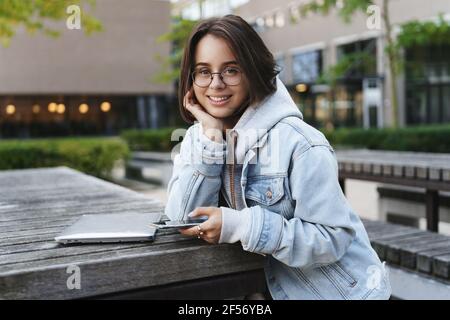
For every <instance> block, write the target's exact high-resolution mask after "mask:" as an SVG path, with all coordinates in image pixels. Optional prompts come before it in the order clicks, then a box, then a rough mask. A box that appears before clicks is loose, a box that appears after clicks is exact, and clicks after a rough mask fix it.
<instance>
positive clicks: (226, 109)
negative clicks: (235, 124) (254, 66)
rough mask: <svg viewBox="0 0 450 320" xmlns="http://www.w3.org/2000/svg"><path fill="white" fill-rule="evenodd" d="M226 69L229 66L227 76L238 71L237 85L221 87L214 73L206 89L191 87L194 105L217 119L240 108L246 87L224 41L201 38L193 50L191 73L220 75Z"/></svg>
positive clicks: (244, 79)
mask: <svg viewBox="0 0 450 320" xmlns="http://www.w3.org/2000/svg"><path fill="white" fill-rule="evenodd" d="M227 67H230V69H228V70H229V71H227V72H228V74H232V72H234V71H233V70H236V68H237V69H239V70H241V80H240V82H239V84H238V85H227V84H225V83H224V82H223V81H222V80H221V79H220V76H219V75H218V74H214V75H213V76H214V77H213V80H212V82H211V84H210V85H209V86H208V87H206V88H203V87H199V86H198V85H196V84H195V83H194V84H193V87H194V93H195V97H196V98H197V101H198V103H199V104H200V105H201V106H202V107H203V108H205V110H206V112H208V113H209V114H210V115H212V116H213V117H215V118H219V119H225V118H227V117H229V116H231V115H232V114H233V113H234V112H235V111H236V110H238V109H239V108H240V107H241V106H242V104H243V103H244V102H245V100H246V99H247V96H248V84H247V79H246V78H245V76H244V74H242V69H241V68H239V65H238V64H237V61H236V57H235V56H234V54H233V53H232V51H231V50H230V48H229V46H228V44H227V42H226V41H225V40H223V39H221V38H218V37H215V36H213V35H210V34H207V35H206V36H204V37H203V38H202V39H201V40H200V41H199V43H198V45H197V48H196V52H195V67H194V70H195V71H202V72H204V71H206V70H208V71H209V72H211V73H213V72H222V71H223V70H224V69H226V68H227ZM232 67H234V69H233V68H232Z"/></svg>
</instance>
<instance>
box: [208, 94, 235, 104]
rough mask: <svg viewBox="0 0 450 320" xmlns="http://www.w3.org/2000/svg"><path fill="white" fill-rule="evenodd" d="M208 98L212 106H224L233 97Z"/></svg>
mask: <svg viewBox="0 0 450 320" xmlns="http://www.w3.org/2000/svg"><path fill="white" fill-rule="evenodd" d="M207 97H208V99H209V101H210V102H211V103H212V104H215V105H222V104H225V103H226V102H227V101H228V100H230V98H231V95H230V96H221V97H212V96H207Z"/></svg>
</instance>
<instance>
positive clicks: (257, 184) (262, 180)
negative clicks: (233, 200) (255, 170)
mask: <svg viewBox="0 0 450 320" xmlns="http://www.w3.org/2000/svg"><path fill="white" fill-rule="evenodd" d="M283 181H284V177H282V176H280V177H278V176H277V177H273V176H255V177H248V180H247V187H246V189H245V197H246V198H247V199H250V200H253V201H256V202H258V203H260V204H262V205H264V206H271V205H273V204H275V203H276V202H277V201H279V200H280V199H281V198H282V197H283V196H284V188H283Z"/></svg>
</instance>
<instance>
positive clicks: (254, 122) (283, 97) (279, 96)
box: [232, 77, 303, 163]
mask: <svg viewBox="0 0 450 320" xmlns="http://www.w3.org/2000/svg"><path fill="white" fill-rule="evenodd" d="M276 80H277V90H276V91H275V93H273V94H272V95H270V96H268V97H267V98H266V99H265V100H263V101H262V102H260V103H257V104H255V105H251V106H249V107H248V108H247V109H246V110H245V111H244V113H243V114H242V116H241V118H240V119H239V121H238V122H237V123H236V125H235V126H234V128H233V130H232V131H235V132H236V133H237V144H236V146H235V161H237V163H243V160H244V158H245V155H246V153H247V151H248V150H249V149H252V148H255V147H259V146H261V145H263V144H264V142H265V140H266V138H267V132H268V131H269V130H270V129H271V128H272V127H274V126H275V125H276V124H277V123H278V122H280V121H281V120H283V119H284V118H286V117H291V116H295V117H298V118H300V119H303V115H302V113H301V112H300V110H299V109H298V107H297V105H296V104H295V102H294V101H293V100H292V98H291V95H290V94H289V92H288V91H287V89H286V87H285V85H284V84H283V82H281V80H280V79H279V77H277V78H276Z"/></svg>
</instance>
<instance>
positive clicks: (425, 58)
mask: <svg viewBox="0 0 450 320" xmlns="http://www.w3.org/2000/svg"><path fill="white" fill-rule="evenodd" d="M449 50H450V46H448V45H434V46H423V47H415V48H411V49H409V50H407V51H406V122H407V124H422V123H445V122H450V56H449V54H448V52H449Z"/></svg>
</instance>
